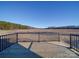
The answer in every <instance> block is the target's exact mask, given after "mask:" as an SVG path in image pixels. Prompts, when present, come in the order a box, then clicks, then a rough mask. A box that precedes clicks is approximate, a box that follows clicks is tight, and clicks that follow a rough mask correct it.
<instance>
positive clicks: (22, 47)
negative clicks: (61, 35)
mask: <svg viewBox="0 0 79 59" xmlns="http://www.w3.org/2000/svg"><path fill="white" fill-rule="evenodd" d="M0 57H4V58H78V57H79V56H78V55H76V54H75V53H74V52H72V51H70V50H69V49H67V48H66V47H65V46H62V45H60V44H59V45H58V43H57V44H54V43H53V42H52V43H50V42H49V43H48V42H19V43H18V44H14V45H12V46H11V47H9V48H7V49H5V50H4V51H2V52H0Z"/></svg>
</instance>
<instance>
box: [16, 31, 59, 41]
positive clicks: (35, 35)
mask: <svg viewBox="0 0 79 59" xmlns="http://www.w3.org/2000/svg"><path fill="white" fill-rule="evenodd" d="M18 41H20V42H21V41H23V42H26V41H27V42H29V41H34V42H46V41H60V37H59V33H54V32H24V33H23V32H20V33H18Z"/></svg>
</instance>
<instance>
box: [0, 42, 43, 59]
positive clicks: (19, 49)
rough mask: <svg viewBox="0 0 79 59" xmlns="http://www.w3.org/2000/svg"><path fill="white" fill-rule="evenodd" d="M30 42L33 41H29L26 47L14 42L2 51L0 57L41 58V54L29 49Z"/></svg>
mask: <svg viewBox="0 0 79 59" xmlns="http://www.w3.org/2000/svg"><path fill="white" fill-rule="evenodd" d="M32 44H33V42H31V44H30V45H29V47H28V48H25V47H24V46H22V45H20V44H18V43H16V44H14V45H12V46H11V47H9V48H8V49H6V50H5V51H3V52H2V53H1V54H0V58H42V56H40V55H38V54H36V53H35V52H33V51H31V50H30V48H31V46H32Z"/></svg>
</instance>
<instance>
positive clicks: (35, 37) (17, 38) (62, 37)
mask: <svg viewBox="0 0 79 59" xmlns="http://www.w3.org/2000/svg"><path fill="white" fill-rule="evenodd" d="M49 41H58V42H64V43H66V44H68V45H69V47H70V48H72V49H75V50H77V51H79V49H78V48H79V35H78V34H60V33H56V32H19V33H12V34H6V35H0V51H2V50H4V49H6V48H8V47H9V46H11V45H13V44H15V43H18V42H49Z"/></svg>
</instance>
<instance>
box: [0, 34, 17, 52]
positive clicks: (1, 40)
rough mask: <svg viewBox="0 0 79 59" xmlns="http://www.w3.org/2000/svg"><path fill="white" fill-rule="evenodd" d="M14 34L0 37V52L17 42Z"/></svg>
mask: <svg viewBox="0 0 79 59" xmlns="http://www.w3.org/2000/svg"><path fill="white" fill-rule="evenodd" d="M16 37H17V36H16V33H13V34H6V35H0V51H3V50H4V49H6V48H8V47H9V46H11V45H13V44H14V43H16V42H17V38H16Z"/></svg>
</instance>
